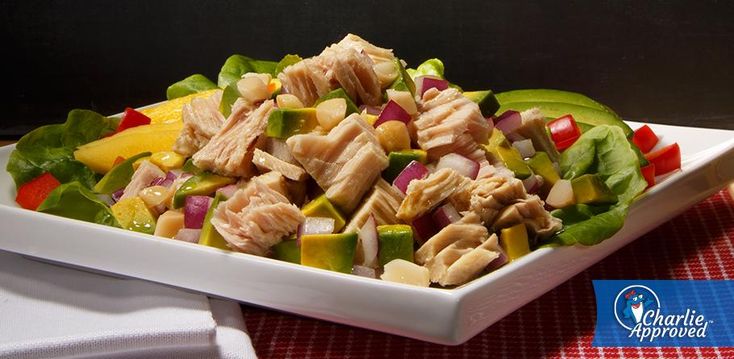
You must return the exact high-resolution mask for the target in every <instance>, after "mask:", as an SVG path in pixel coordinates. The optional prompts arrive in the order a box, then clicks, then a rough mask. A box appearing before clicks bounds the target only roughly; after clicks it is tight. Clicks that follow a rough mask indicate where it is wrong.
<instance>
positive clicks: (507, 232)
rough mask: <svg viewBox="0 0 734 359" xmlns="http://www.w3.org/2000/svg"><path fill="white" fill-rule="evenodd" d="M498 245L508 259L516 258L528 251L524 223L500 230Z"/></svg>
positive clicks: (528, 244)
mask: <svg viewBox="0 0 734 359" xmlns="http://www.w3.org/2000/svg"><path fill="white" fill-rule="evenodd" d="M500 246H501V247H502V249H504V250H505V253H507V257H508V258H509V259H510V260H515V259H518V258H520V257H522V256H524V255H526V254H528V253H530V243H529V242H528V230H527V228H525V224H524V223H520V224H516V225H514V226H512V227H509V228H503V229H502V230H501V231H500Z"/></svg>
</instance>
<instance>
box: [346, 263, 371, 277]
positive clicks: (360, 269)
mask: <svg viewBox="0 0 734 359" xmlns="http://www.w3.org/2000/svg"><path fill="white" fill-rule="evenodd" d="M352 274H354V275H358V276H360V277H366V278H377V270H375V269H374V268H370V267H365V266H361V265H355V266H353V267H352Z"/></svg>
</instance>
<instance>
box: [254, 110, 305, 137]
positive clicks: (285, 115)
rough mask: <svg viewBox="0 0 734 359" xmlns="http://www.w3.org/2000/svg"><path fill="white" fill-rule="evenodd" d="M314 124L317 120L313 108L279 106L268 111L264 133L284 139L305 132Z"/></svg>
mask: <svg viewBox="0 0 734 359" xmlns="http://www.w3.org/2000/svg"><path fill="white" fill-rule="evenodd" d="M316 125H318V121H317V119H316V109H315V108H312V107H309V108H279V109H275V110H273V112H271V113H270V117H268V127H267V129H266V130H265V134H266V135H267V136H268V137H274V138H280V139H286V138H288V137H291V136H293V135H297V134H299V133H307V132H309V131H311V130H313V129H314V127H316Z"/></svg>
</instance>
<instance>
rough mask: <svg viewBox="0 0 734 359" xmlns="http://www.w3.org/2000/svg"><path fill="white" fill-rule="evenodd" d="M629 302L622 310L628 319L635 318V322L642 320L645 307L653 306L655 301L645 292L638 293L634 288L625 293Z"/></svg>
mask: <svg viewBox="0 0 734 359" xmlns="http://www.w3.org/2000/svg"><path fill="white" fill-rule="evenodd" d="M624 298H625V300H626V301H627V304H626V306H625V308H624V311H623V312H622V313H623V314H624V317H625V318H626V319H631V318H632V319H634V321H635V324H636V323H639V322H640V320H642V315H643V314H644V313H645V308H646V307H650V306H652V305H653V304H654V303H655V302H653V301H652V299H650V298H647V297H646V296H645V295H644V294H642V293H638V292H637V291H635V290H634V289H632V290H630V291H629V292H627V293H625V294H624Z"/></svg>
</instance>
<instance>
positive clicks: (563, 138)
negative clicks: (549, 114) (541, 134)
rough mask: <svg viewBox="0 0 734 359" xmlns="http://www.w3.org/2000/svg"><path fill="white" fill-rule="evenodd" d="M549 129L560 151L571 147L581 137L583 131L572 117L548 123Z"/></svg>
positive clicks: (560, 118)
mask: <svg viewBox="0 0 734 359" xmlns="http://www.w3.org/2000/svg"><path fill="white" fill-rule="evenodd" d="M548 128H549V129H550V133H551V138H552V139H553V142H555V144H556V148H558V150H559V151H562V150H564V149H566V148H568V147H570V146H571V145H572V144H573V143H574V142H576V140H577V139H578V138H579V137H581V130H580V129H579V126H578V125H577V124H576V120H574V118H573V116H571V115H565V116H562V117H559V118H557V119H555V120H553V121H551V122H548Z"/></svg>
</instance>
